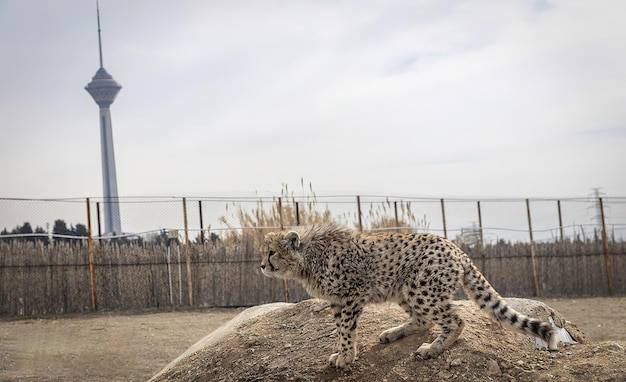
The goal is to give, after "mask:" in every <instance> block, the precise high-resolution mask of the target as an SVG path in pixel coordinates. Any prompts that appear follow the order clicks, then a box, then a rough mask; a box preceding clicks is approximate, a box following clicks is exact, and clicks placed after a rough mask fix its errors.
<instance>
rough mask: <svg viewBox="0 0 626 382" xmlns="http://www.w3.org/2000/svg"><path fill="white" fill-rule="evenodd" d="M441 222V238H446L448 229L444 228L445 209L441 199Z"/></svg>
mask: <svg viewBox="0 0 626 382" xmlns="http://www.w3.org/2000/svg"><path fill="white" fill-rule="evenodd" d="M441 220H443V237H445V238H447V237H448V228H447V226H446V207H445V206H444V202H443V198H441Z"/></svg>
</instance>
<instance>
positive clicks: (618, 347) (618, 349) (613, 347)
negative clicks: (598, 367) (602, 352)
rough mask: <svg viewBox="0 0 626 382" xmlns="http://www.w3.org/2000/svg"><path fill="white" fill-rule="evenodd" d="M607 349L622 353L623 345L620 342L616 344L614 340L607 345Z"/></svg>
mask: <svg viewBox="0 0 626 382" xmlns="http://www.w3.org/2000/svg"><path fill="white" fill-rule="evenodd" d="M609 350H613V351H616V352H619V353H624V352H625V351H624V347H623V346H622V345H620V344H618V343H617V342H614V343H612V344H610V345H609Z"/></svg>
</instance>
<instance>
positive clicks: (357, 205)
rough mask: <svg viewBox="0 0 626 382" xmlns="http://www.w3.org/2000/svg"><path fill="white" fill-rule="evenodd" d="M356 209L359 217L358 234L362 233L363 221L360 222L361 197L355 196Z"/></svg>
mask: <svg viewBox="0 0 626 382" xmlns="http://www.w3.org/2000/svg"><path fill="white" fill-rule="evenodd" d="M356 209H357V213H358V215H359V232H363V221H362V220H361V197H360V196H359V195H357V196H356Z"/></svg>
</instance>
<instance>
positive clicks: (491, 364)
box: [487, 359, 502, 377]
mask: <svg viewBox="0 0 626 382" xmlns="http://www.w3.org/2000/svg"><path fill="white" fill-rule="evenodd" d="M487 375H493V376H496V377H499V376H501V375H502V370H500V366H498V362H496V361H494V360H492V359H490V360H489V361H487Z"/></svg>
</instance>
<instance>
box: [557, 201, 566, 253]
mask: <svg viewBox="0 0 626 382" xmlns="http://www.w3.org/2000/svg"><path fill="white" fill-rule="evenodd" d="M556 208H557V210H558V211H559V231H560V232H561V244H563V242H564V241H565V235H563V215H561V201H560V200H557V201H556Z"/></svg>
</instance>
